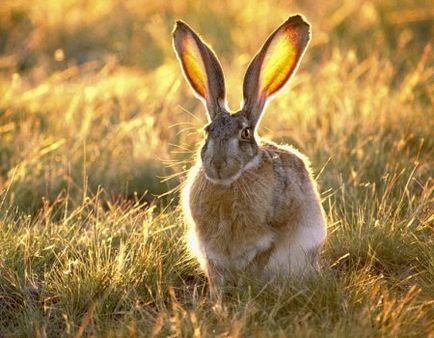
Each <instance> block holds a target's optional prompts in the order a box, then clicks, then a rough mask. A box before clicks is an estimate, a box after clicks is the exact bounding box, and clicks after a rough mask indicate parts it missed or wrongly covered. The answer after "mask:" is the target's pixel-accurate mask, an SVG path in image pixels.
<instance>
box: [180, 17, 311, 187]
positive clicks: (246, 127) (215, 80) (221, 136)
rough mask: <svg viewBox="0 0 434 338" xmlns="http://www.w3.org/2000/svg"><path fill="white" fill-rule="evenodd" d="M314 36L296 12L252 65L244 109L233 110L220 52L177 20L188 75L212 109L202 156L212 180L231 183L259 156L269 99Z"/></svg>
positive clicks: (259, 53) (183, 63)
mask: <svg viewBox="0 0 434 338" xmlns="http://www.w3.org/2000/svg"><path fill="white" fill-rule="evenodd" d="M309 38H310V32H309V24H308V23H307V22H306V21H305V20H303V18H302V17H301V16H300V15H295V16H292V17H290V18H289V19H288V20H286V21H285V22H284V23H283V24H282V25H281V26H280V27H279V28H277V29H276V30H275V31H274V32H273V33H272V34H271V35H270V36H269V38H268V39H267V41H266V42H265V43H264V45H263V46H262V48H261V49H260V51H259V52H258V54H256V56H255V57H254V58H253V60H252V61H251V62H250V65H249V67H248V68H247V72H246V75H245V77H244V85H243V96H244V102H243V105H242V107H241V109H240V110H239V111H238V112H236V113H230V112H229V111H228V109H227V108H226V89H225V81H224V75H223V71H222V68H221V66H220V63H219V61H218V60H217V57H216V56H215V54H214V52H213V51H212V50H211V48H210V47H209V46H207V45H206V44H205V43H204V42H203V41H202V40H201V38H200V37H199V36H198V35H197V34H196V33H195V32H194V31H193V30H192V29H191V28H190V27H189V26H188V25H186V24H185V23H184V22H182V21H178V22H177V23H176V27H175V30H174V32H173V42H174V48H175V51H176V54H177V56H178V59H179V61H180V64H181V67H182V69H183V71H184V75H185V78H186V79H187V81H188V82H189V84H190V85H191V87H192V89H193V91H194V92H195V94H196V95H197V97H198V98H199V99H200V100H202V102H204V104H205V107H206V110H207V112H208V119H209V124H208V125H207V126H206V127H205V132H206V140H205V143H204V144H203V147H202V150H201V159H202V163H203V168H204V170H205V173H206V176H207V178H208V179H210V180H211V181H212V182H214V183H218V184H230V183H231V182H233V181H234V180H236V179H237V178H238V177H239V176H240V175H241V174H242V172H243V171H244V170H246V169H249V167H252V166H254V165H255V163H256V162H257V161H258V156H257V155H258V151H259V148H258V144H257V141H256V135H255V134H256V133H255V130H256V127H257V125H258V122H259V120H260V118H261V115H262V112H263V110H264V107H265V104H266V103H267V101H268V100H269V99H270V98H271V97H272V96H273V95H274V94H276V93H277V92H278V91H279V90H280V89H281V88H282V87H283V86H284V85H285V84H286V83H287V82H288V80H289V78H290V77H291V75H292V74H293V73H294V72H295V70H296V69H297V67H298V65H299V63H300V60H301V57H302V56H303V53H304V50H305V48H306V46H307V44H308V42H309Z"/></svg>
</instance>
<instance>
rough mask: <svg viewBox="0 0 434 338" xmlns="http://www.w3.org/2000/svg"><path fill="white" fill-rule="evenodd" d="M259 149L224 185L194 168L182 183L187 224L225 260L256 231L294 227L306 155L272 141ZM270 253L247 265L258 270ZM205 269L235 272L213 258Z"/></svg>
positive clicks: (273, 231)
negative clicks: (257, 158) (251, 165)
mask: <svg viewBox="0 0 434 338" xmlns="http://www.w3.org/2000/svg"><path fill="white" fill-rule="evenodd" d="M260 152H261V156H262V158H261V162H260V164H259V165H258V167H257V168H255V169H252V170H250V171H248V172H245V173H244V174H243V175H242V176H241V177H240V178H239V179H238V180H237V181H235V182H234V183H233V184H232V185H231V186H229V187H227V186H222V185H216V184H213V183H211V182H210V181H209V180H207V178H206V177H205V175H204V173H203V171H202V170H198V171H197V173H196V174H195V175H193V176H192V177H191V179H190V184H188V185H187V186H186V188H185V189H186V191H185V196H188V199H189V200H188V207H189V209H190V212H191V216H192V218H193V220H194V221H193V220H190V222H191V224H190V225H191V226H193V227H194V231H195V232H196V234H197V236H198V237H199V238H200V240H201V241H202V242H205V243H207V245H208V247H209V248H211V249H212V250H215V251H217V252H220V253H222V254H223V255H224V256H225V258H226V259H227V260H231V259H232V258H234V257H239V256H242V255H243V254H244V253H245V252H246V251H248V247H249V245H250V244H251V243H253V242H255V241H256V240H257V239H258V238H260V237H261V236H264V235H268V234H271V235H272V236H273V237H279V236H280V235H281V234H286V235H287V234H288V233H290V232H293V231H295V230H296V228H297V224H298V222H299V220H300V217H301V211H302V210H301V209H302V205H301V204H302V203H303V199H304V198H306V195H305V194H306V191H305V188H304V186H305V185H306V184H307V185H310V182H309V181H310V179H309V178H310V174H309V171H308V165H307V164H306V163H305V159H304V158H303V156H302V155H300V154H299V153H298V152H297V151H296V150H295V149H293V148H292V147H288V146H277V145H274V144H272V143H265V144H264V145H263V147H261V149H260ZM291 178H293V180H291ZM312 197H314V198H316V195H314V196H312ZM271 253H272V248H270V249H267V250H265V251H264V252H260V253H259V254H258V255H257V256H256V257H255V258H254V259H253V260H252V261H251V262H250V263H249V268H248V270H250V271H252V272H253V271H255V273H259V271H262V270H263V268H264V267H265V265H266V264H267V263H268V260H269V258H270V255H271ZM208 269H214V270H215V271H213V272H209V273H211V274H212V273H217V274H224V275H225V277H226V279H227V277H228V275H234V274H236V271H228V270H227V269H224V270H226V271H223V270H221V269H220V270H219V269H218V267H217V266H216V265H215V264H213V265H211V266H209V267H208ZM234 270H236V269H234ZM229 279H232V278H229Z"/></svg>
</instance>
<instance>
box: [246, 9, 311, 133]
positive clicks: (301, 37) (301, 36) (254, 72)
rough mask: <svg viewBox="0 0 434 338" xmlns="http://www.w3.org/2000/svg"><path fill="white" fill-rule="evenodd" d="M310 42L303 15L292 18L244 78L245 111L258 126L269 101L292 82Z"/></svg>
mask: <svg viewBox="0 0 434 338" xmlns="http://www.w3.org/2000/svg"><path fill="white" fill-rule="evenodd" d="M309 40H310V26H309V24H308V23H307V22H306V21H305V20H304V19H303V17H302V16H301V15H295V16H291V17H289V18H288V19H287V20H286V21H285V22H284V23H283V24H282V25H281V26H280V27H279V28H277V29H276V30H275V31H274V32H273V33H272V34H271V35H270V36H269V37H268V39H267V41H266V42H265V43H264V45H263V46H262V48H261V49H260V51H259V52H258V54H256V56H255V57H254V58H253V60H252V61H251V63H250V65H249V67H248V68H247V72H246V75H245V77H244V85H243V95H244V107H243V111H244V112H245V113H246V114H247V116H248V118H249V120H250V121H251V123H252V125H253V126H256V125H257V123H258V121H259V119H260V116H261V113H262V111H263V109H264V106H265V103H266V101H267V100H268V99H269V98H270V97H271V96H273V95H274V94H276V93H277V92H278V91H279V90H280V89H282V88H283V87H284V85H285V84H286V83H287V82H288V80H289V79H290V77H291V75H292V74H294V72H295V70H296V69H297V67H298V65H299V63H300V60H301V58H302V56H303V53H304V50H305V49H306V46H307V44H308V42H309Z"/></svg>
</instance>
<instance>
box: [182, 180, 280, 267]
mask: <svg viewBox="0 0 434 338" xmlns="http://www.w3.org/2000/svg"><path fill="white" fill-rule="evenodd" d="M239 183H240V185H239V186H237V185H235V186H233V187H211V188H212V192H211V191H210V190H211V189H210V190H208V191H207V190H206V189H203V190H202V191H200V192H199V193H197V194H193V196H195V198H194V199H192V200H190V204H191V214H192V217H193V220H194V222H195V226H196V229H195V230H196V234H197V237H198V240H199V242H200V245H201V247H202V248H203V251H204V252H205V254H206V257H207V259H208V260H211V261H213V263H214V264H216V265H220V266H225V267H228V268H236V269H240V268H243V267H244V266H246V265H247V264H249V262H251V261H252V260H253V259H254V257H255V256H256V255H257V254H258V253H259V252H262V251H264V250H267V249H268V248H270V247H271V245H272V242H273V240H274V233H273V231H272V230H271V229H270V227H269V226H268V224H269V222H268V220H269V218H270V215H271V212H272V209H271V208H270V207H269V206H270V203H269V199H270V198H271V187H270V190H268V189H262V190H258V189H257V190H253V189H254V188H255V187H254V184H253V183H254V182H248V183H250V184H251V186H250V187H249V186H248V185H244V183H245V182H239ZM241 184H243V185H241ZM261 187H265V186H261ZM249 188H250V189H252V190H250V191H249V190H248V189H249ZM267 188H268V187H267Z"/></svg>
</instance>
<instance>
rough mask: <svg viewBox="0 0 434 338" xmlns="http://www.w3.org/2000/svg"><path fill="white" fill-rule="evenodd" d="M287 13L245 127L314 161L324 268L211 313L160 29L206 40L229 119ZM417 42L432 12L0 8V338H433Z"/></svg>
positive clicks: (346, 5)
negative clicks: (187, 222)
mask: <svg viewBox="0 0 434 338" xmlns="http://www.w3.org/2000/svg"><path fill="white" fill-rule="evenodd" d="M296 12H300V13H303V14H304V15H305V17H306V18H307V19H308V20H309V21H310V22H311V24H312V42H311V44H310V45H309V47H308V50H307V51H306V54H305V57H304V59H303V62H302V63H301V65H300V69H299V71H298V73H297V75H296V76H295V77H294V78H293V79H292V80H291V82H290V85H289V86H288V87H287V88H286V89H285V90H284V92H283V93H282V94H281V95H280V96H279V97H278V98H276V99H275V100H274V101H273V102H272V103H271V104H270V105H269V107H268V109H267V112H266V114H265V116H264V118H263V120H262V122H261V126H260V130H259V134H261V135H262V136H264V137H267V138H269V139H272V140H274V141H276V142H282V143H291V144H293V145H294V146H296V147H297V148H299V149H300V150H301V151H302V152H303V153H305V154H306V155H307V156H308V157H309V158H310V159H311V162H312V165H313V169H314V172H315V173H316V174H317V176H318V181H319V185H320V188H321V191H322V197H323V204H324V207H325V209H326V212H327V218H328V222H329V234H330V235H329V238H328V240H327V242H326V245H325V247H324V251H323V261H322V264H323V266H324V268H323V271H322V273H321V275H320V276H318V277H316V278H312V280H309V281H307V282H306V283H301V282H300V281H297V280H290V281H288V282H287V283H286V285H284V286H281V287H272V286H270V287H267V288H263V289H261V288H259V287H258V286H257V285H255V283H254V281H252V282H251V283H249V286H248V287H247V288H246V289H244V290H241V289H236V288H228V289H227V290H226V296H225V297H226V299H225V302H224V303H223V304H222V305H221V306H218V305H216V304H213V303H212V302H210V300H209V299H208V291H207V284H206V280H205V278H204V276H203V275H202V274H201V273H200V272H199V270H198V268H197V265H196V264H197V263H196V262H195V261H194V260H193V259H192V258H191V257H190V256H189V254H188V250H187V248H186V245H185V241H184V238H185V233H184V230H185V229H184V224H183V219H182V215H181V212H180V210H179V207H178V205H177V202H178V198H179V196H178V194H177V191H178V188H177V187H178V184H179V183H180V182H182V180H183V178H184V176H185V172H186V171H187V170H188V168H189V167H190V165H191V164H192V157H193V156H195V153H196V150H197V145H198V144H199V143H200V142H201V140H202V136H203V133H202V128H203V126H204V125H205V123H206V116H205V113H204V111H203V108H202V105H201V104H200V103H199V102H197V100H196V99H195V98H194V97H193V96H192V95H191V93H190V90H189V88H188V86H187V85H186V84H185V83H184V82H183V79H182V74H181V72H180V70H179V67H178V64H177V60H176V58H175V54H174V52H173V50H172V46H171V31H172V29H173V25H174V22H175V20H176V19H183V20H185V21H186V22H188V23H189V24H190V25H191V26H192V27H193V28H195V29H196V30H197V31H199V32H201V34H202V35H203V37H204V38H205V39H206V41H209V42H210V44H211V45H212V46H213V48H214V50H215V51H216V54H217V55H218V56H219V59H221V60H222V65H223V68H224V70H225V74H227V79H226V80H227V86H228V100H229V106H230V107H231V108H232V109H234V110H235V109H237V108H238V106H239V102H240V100H241V98H242V91H241V85H242V77H243V74H244V71H245V69H246V67H247V65H248V62H249V60H250V59H251V57H253V54H254V53H255V51H256V50H258V48H259V47H260V43H261V41H264V39H265V38H266V36H267V35H268V34H269V33H270V32H271V31H272V30H274V29H275V28H276V27H277V26H278V25H279V24H280V23H282V22H283V21H284V20H285V19H286V18H287V17H288V16H289V15H291V14H293V13H296ZM433 35H434V12H433V7H432V5H431V3H430V2H429V1H419V2H417V4H416V3H415V2H413V1H409V0H408V1H407V0H404V1H399V2H395V1H391V0H387V1H362V0H360V1H340V0H335V1H328V2H321V3H320V2H309V1H308V2H302V1H290V2H288V1H280V0H274V1H258V2H255V4H252V3H251V2H247V1H245V0H243V1H224V2H211V3H210V2H205V1H174V2H149V1H146V2H145V1H117V0H108V1H101V0H100V1H77V0H63V1H53V0H43V1H30V0H21V1H10V0H6V1H3V2H2V5H1V6H0V93H1V94H0V336H41V337H42V336H65V335H66V336H80V335H95V336H127V335H128V336H135V335H137V336H154V337H157V336H167V335H172V336H197V337H199V336H222V337H224V336H231V337H232V336H233V337H243V336H257V337H266V336H269V337H279V336H280V337H285V336H300V337H318V336H333V337H347V336H354V337H373V336H381V337H397V336H401V337H402V336H404V337H410V336H415V337H420V336H429V334H432V332H434V321H433V318H434V311H433V309H434V303H433V297H432V295H433V294H434V252H433V251H434V249H433V248H434V241H433V224H434V212H433V211H434V204H433V197H434V196H433V189H434V184H433V180H432V177H433V154H434V133H433V130H434V112H433V104H434V102H433V97H434V95H433V89H434V87H433V81H432V79H433V77H434V64H433V58H432V54H433V49H432V41H431V40H432V36H433ZM162 194H165V196H164V197H160V198H159V197H158V196H160V195H162Z"/></svg>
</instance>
